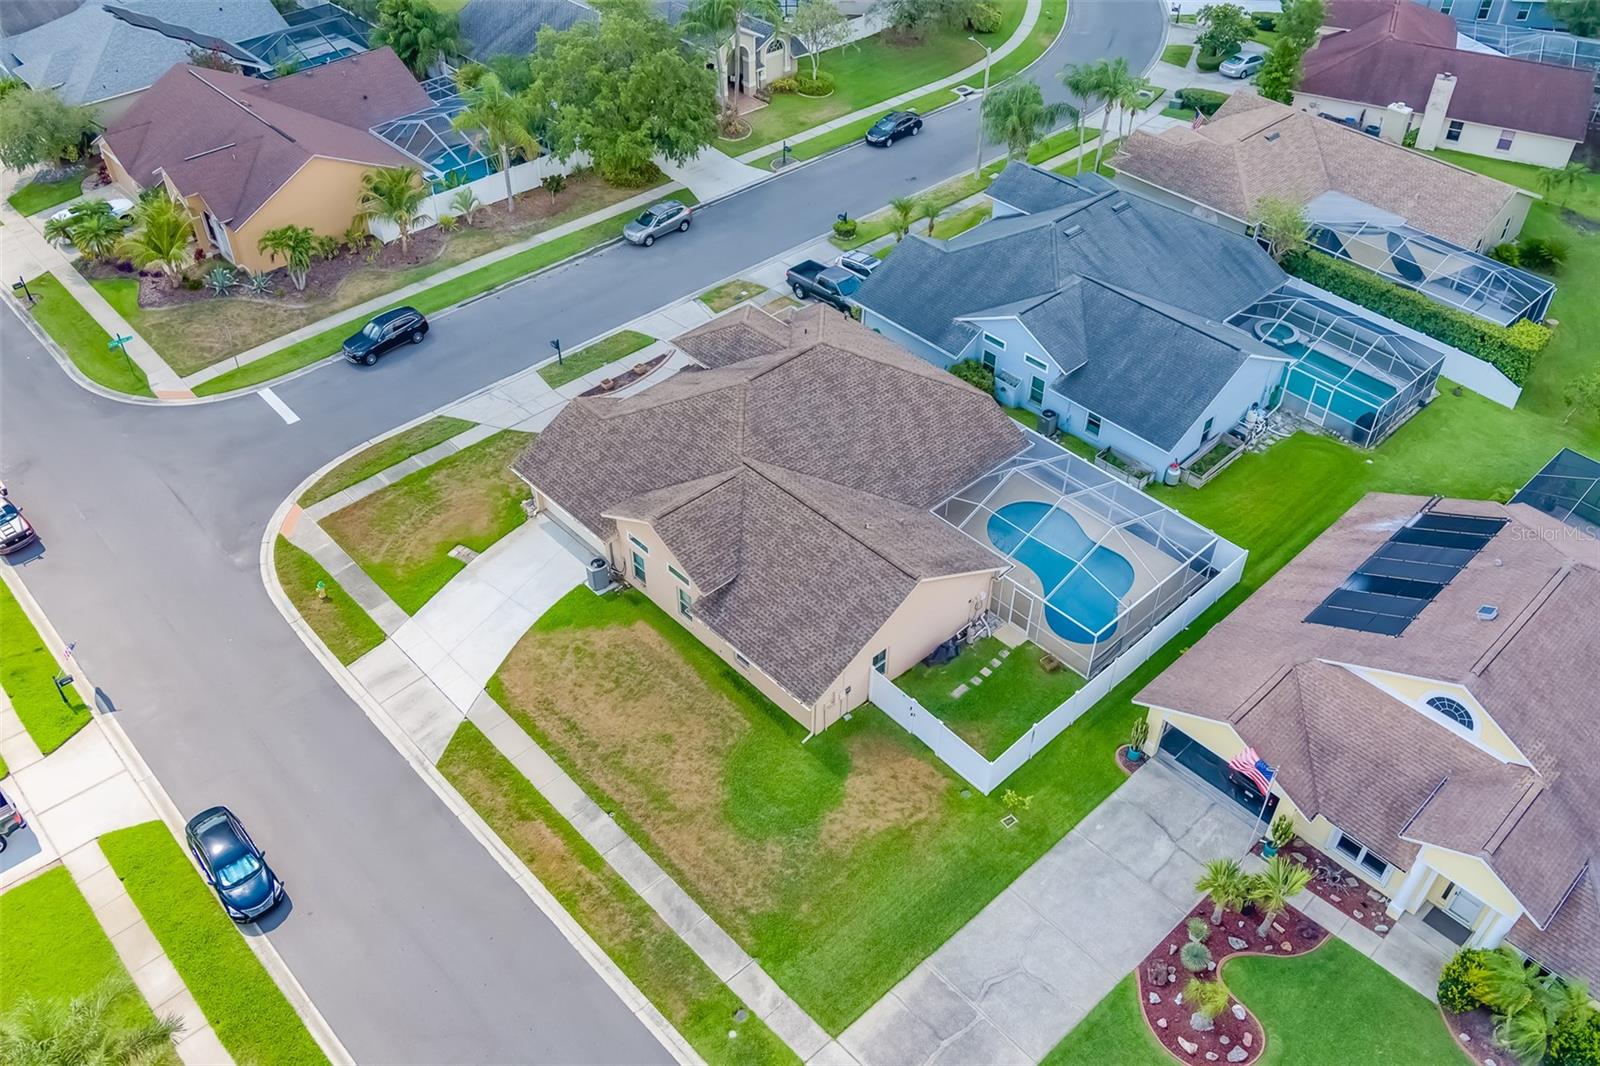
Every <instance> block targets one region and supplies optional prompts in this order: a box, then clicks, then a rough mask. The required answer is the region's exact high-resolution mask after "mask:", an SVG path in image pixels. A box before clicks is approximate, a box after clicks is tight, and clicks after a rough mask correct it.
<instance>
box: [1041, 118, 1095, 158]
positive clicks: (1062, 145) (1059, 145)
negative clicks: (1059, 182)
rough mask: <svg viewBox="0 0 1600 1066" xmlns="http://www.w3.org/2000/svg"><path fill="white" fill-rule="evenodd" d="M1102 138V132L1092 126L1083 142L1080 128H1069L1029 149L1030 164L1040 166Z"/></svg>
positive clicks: (1087, 130) (1084, 133)
mask: <svg viewBox="0 0 1600 1066" xmlns="http://www.w3.org/2000/svg"><path fill="white" fill-rule="evenodd" d="M1099 136H1100V131H1099V130H1098V129H1095V128H1094V127H1092V126H1089V127H1085V128H1084V131H1083V140H1081V141H1080V140H1079V139H1078V128H1077V127H1076V126H1069V127H1068V128H1066V129H1064V130H1062V131H1060V132H1059V133H1052V134H1051V135H1050V136H1048V137H1045V138H1043V139H1042V140H1038V141H1035V142H1034V143H1033V146H1032V147H1031V148H1029V149H1028V162H1030V163H1034V164H1038V163H1043V162H1045V161H1046V160H1048V159H1054V158H1055V157H1056V156H1058V155H1061V154H1062V153H1064V152H1070V151H1072V150H1073V149H1074V148H1076V147H1078V145H1080V144H1084V143H1092V142H1093V141H1094V140H1095V138H1097V137H1099Z"/></svg>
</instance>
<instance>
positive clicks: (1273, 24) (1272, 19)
mask: <svg viewBox="0 0 1600 1066" xmlns="http://www.w3.org/2000/svg"><path fill="white" fill-rule="evenodd" d="M1251 21H1253V22H1254V23H1255V24H1256V29H1258V30H1266V31H1267V32H1268V33H1271V32H1272V31H1273V30H1275V29H1277V28H1278V16H1276V15H1274V14H1272V13H1271V12H1270V11H1257V12H1256V13H1255V14H1254V15H1252V16H1251Z"/></svg>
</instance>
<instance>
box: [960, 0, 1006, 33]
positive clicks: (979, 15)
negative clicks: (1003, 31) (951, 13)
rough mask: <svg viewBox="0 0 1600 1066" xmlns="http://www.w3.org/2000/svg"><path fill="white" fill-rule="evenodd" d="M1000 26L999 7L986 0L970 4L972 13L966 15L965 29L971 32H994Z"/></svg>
mask: <svg viewBox="0 0 1600 1066" xmlns="http://www.w3.org/2000/svg"><path fill="white" fill-rule="evenodd" d="M999 28H1000V9H999V8H998V7H996V6H995V5H994V4H991V3H988V2H987V0H979V2H978V3H976V4H974V5H972V13H971V14H969V15H968V16H967V29H969V30H971V31H972V32H973V33H994V32H995V31H996V30H998V29H999Z"/></svg>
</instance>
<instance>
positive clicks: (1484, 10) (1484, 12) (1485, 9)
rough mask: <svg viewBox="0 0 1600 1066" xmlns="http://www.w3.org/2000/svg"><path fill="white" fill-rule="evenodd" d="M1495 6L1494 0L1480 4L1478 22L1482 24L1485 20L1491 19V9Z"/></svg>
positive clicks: (1484, 0) (1485, 0) (1483, 1)
mask: <svg viewBox="0 0 1600 1066" xmlns="http://www.w3.org/2000/svg"><path fill="white" fill-rule="evenodd" d="M1493 4H1494V0H1482V2H1481V3H1479V4H1478V21H1479V22H1482V21H1483V20H1484V19H1486V18H1488V17H1489V8H1490V7H1492V6H1493Z"/></svg>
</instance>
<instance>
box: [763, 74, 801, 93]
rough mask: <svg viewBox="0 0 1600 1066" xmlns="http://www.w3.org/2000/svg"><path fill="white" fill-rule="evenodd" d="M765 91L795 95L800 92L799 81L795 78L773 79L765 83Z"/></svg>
mask: <svg viewBox="0 0 1600 1066" xmlns="http://www.w3.org/2000/svg"><path fill="white" fill-rule="evenodd" d="M767 91H768V92H769V93H773V94H774V95H776V94H777V93H797V92H799V91H800V80H799V79H798V78H795V77H787V78H775V79H773V80H772V81H769V82H767Z"/></svg>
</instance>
